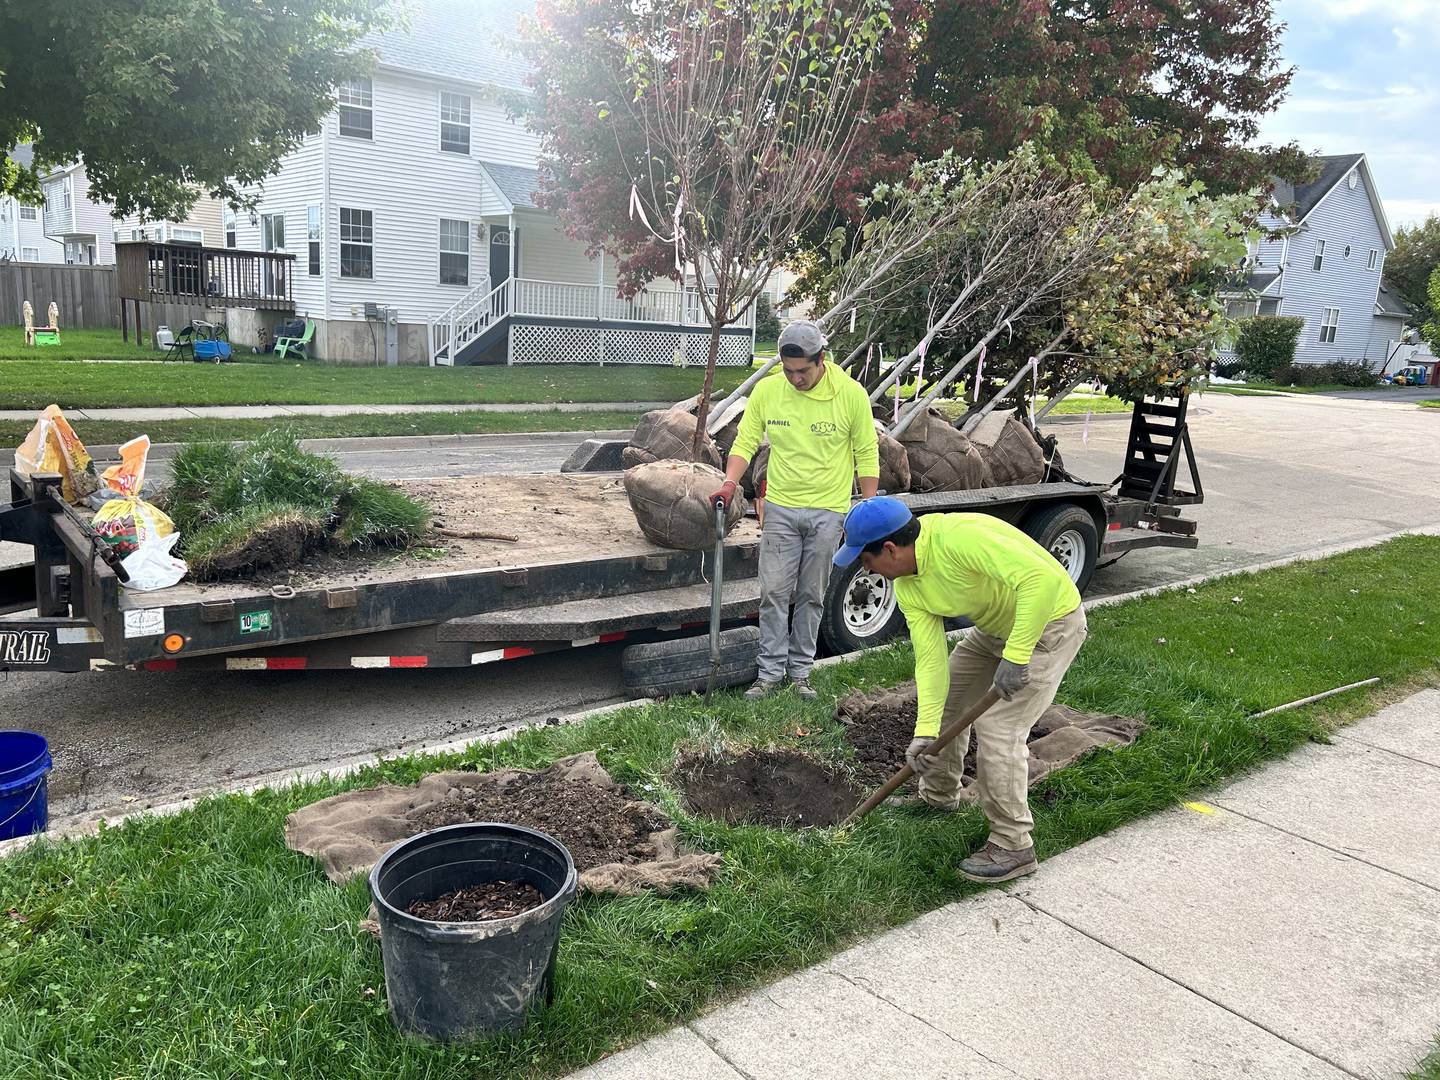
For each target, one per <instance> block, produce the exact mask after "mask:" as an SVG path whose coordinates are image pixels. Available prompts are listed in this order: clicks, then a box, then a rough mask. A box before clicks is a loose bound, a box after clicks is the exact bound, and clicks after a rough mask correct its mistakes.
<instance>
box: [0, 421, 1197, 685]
mask: <svg viewBox="0 0 1440 1080" xmlns="http://www.w3.org/2000/svg"><path fill="white" fill-rule="evenodd" d="M1184 412H1185V406H1184V401H1183V399H1182V400H1181V401H1180V402H1179V404H1177V405H1165V404H1157V403H1151V402H1143V403H1140V404H1137V406H1136V411H1135V414H1134V417H1133V418H1132V424H1131V437H1130V450H1129V452H1128V453H1127V461H1126V467H1125V472H1124V474H1122V476H1121V477H1120V478H1119V479H1118V480H1117V481H1116V482H1115V483H1113V484H1091V483H1084V482H1079V481H1074V480H1071V479H1060V480H1057V481H1055V482H1050V483H1043V484H1031V485H1022V486H1010V487H993V488H984V489H980V490H975V491H957V492H935V493H929V494H907V495H902V496H900V498H903V499H904V500H905V501H906V502H907V503H908V504H909V505H910V506H911V508H912V509H913V510H914V511H915V513H917V514H922V515H923V514H929V513H942V512H949V511H967V510H968V511H980V512H984V513H990V514H995V515H996V516H999V517H1001V518H1004V519H1005V520H1007V521H1010V522H1012V523H1014V524H1016V525H1017V526H1018V527H1020V528H1022V529H1024V530H1025V531H1027V532H1028V533H1030V535H1032V536H1034V537H1035V538H1036V540H1037V541H1039V542H1040V543H1041V544H1042V546H1044V547H1045V548H1046V549H1047V550H1049V551H1051V552H1052V554H1054V555H1055V556H1056V558H1057V559H1058V560H1059V561H1060V563H1061V564H1062V565H1063V566H1065V568H1066V569H1067V570H1068V571H1069V573H1070V575H1071V577H1072V579H1074V580H1075V582H1076V583H1077V585H1079V586H1080V588H1081V589H1082V591H1083V589H1084V587H1085V586H1086V585H1088V583H1089V580H1090V577H1091V575H1092V574H1093V573H1094V571H1095V569H1096V567H1097V566H1098V565H1100V564H1101V563H1102V562H1103V561H1104V560H1105V559H1108V558H1114V557H1116V556H1118V555H1119V554H1121V553H1123V552H1126V551H1129V550H1134V549H1136V548H1141V547H1182V548H1189V547H1195V546H1196V545H1197V543H1198V541H1197V537H1196V535H1195V523H1194V522H1193V521H1190V520H1187V519H1184V518H1182V517H1181V516H1180V509H1179V508H1180V507H1181V506H1183V505H1185V504H1187V503H1198V502H1200V501H1202V498H1203V494H1202V492H1201V491H1200V485H1199V477H1198V474H1197V473H1196V471H1195V465H1194V461H1193V457H1189V458H1188V466H1189V471H1190V477H1191V481H1192V489H1189V490H1184V489H1181V488H1180V487H1179V486H1178V485H1177V484H1176V482H1175V480H1176V475H1175V474H1176V472H1177V471H1178V465H1179V462H1180V460H1181V459H1182V457H1185V456H1186V455H1188V454H1189V436H1188V433H1187V432H1186V429H1185V423H1184ZM1182 449H1183V453H1182ZM447 485H448V486H447ZM428 486H429V490H422V491H420V492H419V494H421V495H422V496H425V497H429V498H431V499H432V500H434V499H437V498H438V499H439V500H440V501H439V503H438V504H437V505H436V509H437V513H439V514H440V515H442V516H445V517H446V518H447V523H448V522H449V521H450V520H451V518H452V516H453V515H454V514H455V513H457V512H463V513H465V514H468V515H469V516H470V518H471V519H472V520H474V521H484V522H486V523H488V525H489V527H490V528H491V529H501V528H503V529H505V530H507V531H509V532H513V533H515V534H517V535H518V536H519V541H518V543H516V544H515V545H513V546H512V545H506V544H502V545H497V544H495V543H494V542H488V541H459V542H456V543H454V544H452V545H451V548H450V550H448V551H447V552H446V553H445V555H444V556H442V557H439V558H437V559H436V560H435V561H434V562H432V563H426V562H422V561H420V560H418V559H416V558H414V557H412V556H407V555H404V554H403V553H380V554H375V555H370V556H366V557H363V558H355V559H352V560H345V561H341V560H334V559H332V560H328V561H327V562H325V565H324V566H323V567H322V568H320V569H318V570H308V571H301V573H300V575H299V576H297V577H292V578H286V579H285V580H283V581H271V580H269V579H265V578H260V579H257V580H254V581H242V582H224V583H214V584H202V583H192V582H182V583H181V584H179V585H177V586H174V587H172V588H170V589H163V590H159V591H155V592H136V591H132V590H128V589H125V588H124V587H123V584H122V582H121V580H120V575H121V574H122V573H123V570H121V569H120V568H119V566H118V564H117V562H116V560H115V559H114V557H113V556H112V555H111V553H110V551H109V549H108V548H107V547H106V546H105V543H104V541H103V540H101V539H99V538H98V537H97V536H96V535H95V534H94V533H93V532H91V531H90V529H89V527H88V524H87V522H86V520H85V516H84V515H83V514H80V513H77V512H75V511H74V510H73V509H72V508H69V507H67V506H66V505H65V504H64V502H63V500H62V498H61V496H60V479H59V477H58V476H46V475H34V476H30V477H25V476H21V475H20V474H18V473H17V472H15V471H14V470H11V472H10V482H9V488H10V497H9V502H8V503H4V504H0V540H4V541H9V542H12V543H19V544H25V545H29V547H30V548H31V549H32V551H33V559H32V561H30V562H29V563H25V564H22V565H19V566H14V567H10V568H8V569H0V671H58V672H81V671H92V670H104V669H112V668H133V669H140V670H145V671H172V670H177V669H184V670H191V669H198V670H207V669H208V670H217V671H255V670H298V669H312V668H396V667H399V668H420V667H469V666H478V665H484V664H489V663H494V662H501V661H506V660H512V659H518V658H521V657H526V656H532V655H535V654H538V653H545V652H555V651H564V650H568V649H573V648H577V647H584V646H586V645H591V644H597V643H601V642H613V641H622V640H624V641H627V642H643V641H646V640H654V639H656V638H658V637H664V636H666V635H672V634H676V633H683V632H685V631H692V632H701V631H703V629H704V627H705V626H706V625H707V620H708V615H709V608H710V586H709V581H710V579H711V578H710V576H711V574H713V571H714V568H713V566H712V565H710V564H711V563H712V562H713V555H712V553H710V552H692V551H676V550H671V549H666V548H661V547H657V546H655V545H653V544H650V543H648V542H647V541H646V540H645V539H644V538H643V536H642V535H641V533H640V530H639V528H638V527H637V526H636V524H635V521H634V517H633V515H632V514H631V512H630V509H629V504H628V501H627V500H626V497H625V495H624V492H623V490H622V489H621V486H620V483H619V475H618V473H614V472H609V473H606V472H600V473H587V474H580V475H576V474H557V475H550V476H514V477H494V476H491V477H472V478H466V479H463V480H454V481H445V482H428ZM457 504H463V508H462V511H457V509H456V506H457ZM758 564H759V530H758V528H757V526H756V523H755V521H754V520H753V518H746V519H745V520H743V521H742V522H741V523H740V525H739V526H737V527H736V528H735V529H734V530H732V532H731V535H730V536H729V537H728V539H727V541H726V545H725V567H724V582H725V585H724V597H723V600H724V606H723V609H722V614H723V618H724V620H725V621H726V622H727V623H728V624H731V625H735V624H739V623H743V622H745V621H747V620H753V619H754V618H755V615H756V613H757V611H758V605H759V583H758V577H757V574H758ZM903 631H904V621H903V617H902V616H901V615H900V613H899V611H898V608H897V607H896V605H895V602H894V594H893V591H892V590H891V589H890V587H889V584H888V583H887V582H884V581H883V579H880V578H878V577H875V576H873V575H869V574H866V573H865V572H864V571H863V569H861V568H860V567H858V565H857V566H855V567H851V568H849V569H847V570H845V571H841V572H837V573H836V574H834V575H832V578H831V582H830V586H829V590H828V593H827V597H826V607H825V614H824V618H823V621H822V625H821V633H822V638H823V641H824V643H825V645H826V646H827V647H828V648H829V649H830V650H831V651H832V652H845V651H850V650H853V649H856V648H862V647H866V646H872V645H877V644H881V643H883V642H884V641H887V640H889V639H891V638H893V637H895V636H897V635H899V634H901V633H903Z"/></svg>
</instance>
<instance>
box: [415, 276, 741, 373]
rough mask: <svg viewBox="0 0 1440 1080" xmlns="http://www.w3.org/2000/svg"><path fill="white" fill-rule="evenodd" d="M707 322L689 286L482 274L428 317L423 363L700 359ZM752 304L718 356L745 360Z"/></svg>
mask: <svg viewBox="0 0 1440 1080" xmlns="http://www.w3.org/2000/svg"><path fill="white" fill-rule="evenodd" d="M709 333H710V328H709V325H708V323H707V322H706V320H705V316H704V312H703V310H702V308H701V306H700V297H699V294H698V292H697V291H696V290H695V289H685V290H681V289H674V288H671V289H664V288H647V289H642V290H641V291H640V292H639V293H637V294H636V295H635V296H633V297H630V298H628V299H627V298H624V297H620V296H618V295H616V294H615V292H614V290H613V288H611V287H607V286H606V285H604V284H600V283H598V282H597V283H596V284H594V285H580V284H575V283H570V282H562V281H542V280H537V279H534V278H525V277H507V278H505V279H504V280H503V281H501V282H500V283H499V284H498V285H496V286H494V287H493V288H492V287H490V284H489V279H488V278H486V279H484V280H483V281H482V282H481V284H480V285H479V286H478V287H477V288H475V289H474V290H472V291H471V292H470V294H469V295H468V296H466V297H465V299H463V300H461V301H460V302H459V303H457V304H455V305H454V306H453V307H451V308H450V309H449V310H447V311H445V312H443V313H442V314H441V315H439V316H437V317H436V318H434V319H432V320H430V322H429V326H428V347H429V351H430V364H431V365H432V366H434V365H442V366H449V365H453V364H486V363H489V364H496V363H504V364H555V363H571V364H599V365H604V364H674V365H677V366H683V365H690V364H704V363H705V360H706V356H707V353H708V349H709ZM754 345H755V315H754V309H753V308H752V309H750V310H748V311H746V312H744V313H743V314H738V315H737V316H736V317H735V321H734V322H732V323H731V324H730V325H729V326H727V327H726V328H725V330H724V331H723V334H722V337H721V341H720V355H719V358H718V360H717V362H718V363H719V364H723V365H732V366H742V365H746V364H749V363H750V358H751V355H752V353H753V351H754Z"/></svg>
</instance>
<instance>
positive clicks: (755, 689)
mask: <svg viewBox="0 0 1440 1080" xmlns="http://www.w3.org/2000/svg"><path fill="white" fill-rule="evenodd" d="M778 689H780V680H779V679H756V680H755V685H754V686H752V687H750V689H749V690H746V691H745V699H746V700H747V701H759V700H760V699H761V698H763V697H768V696H769V695H770V694H772V693H774V692H775V691H776V690H778Z"/></svg>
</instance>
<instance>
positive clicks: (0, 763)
mask: <svg viewBox="0 0 1440 1080" xmlns="http://www.w3.org/2000/svg"><path fill="white" fill-rule="evenodd" d="M49 772H50V746H49V744H48V743H47V742H46V741H45V738H44V736H43V735H36V734H35V733H34V732H33V731H0V840H10V839H13V838H14V837H16V836H29V835H30V834H31V833H37V832H44V831H45V823H46V822H47V821H48V820H49V818H50V806H49V802H48V800H47V798H46V794H45V777H46V775H47V774H48V773H49Z"/></svg>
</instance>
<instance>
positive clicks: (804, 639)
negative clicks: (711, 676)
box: [760, 502, 845, 682]
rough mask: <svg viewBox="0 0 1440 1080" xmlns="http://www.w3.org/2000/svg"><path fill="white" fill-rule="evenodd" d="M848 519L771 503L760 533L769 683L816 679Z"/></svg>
mask: <svg viewBox="0 0 1440 1080" xmlns="http://www.w3.org/2000/svg"><path fill="white" fill-rule="evenodd" d="M844 520H845V518H844V515H843V514H840V513H837V512H836V511H834V510H796V509H792V508H791V507H788V506H777V505H776V504H775V503H773V502H767V503H766V504H765V527H764V529H763V530H762V531H761V534H760V678H762V679H764V680H765V681H767V682H778V681H779V680H781V679H783V678H784V677H785V676H786V675H789V676H790V678H791V679H792V680H794V679H804V678H808V677H809V675H810V665H811V664H813V663H814V662H815V635H816V634H817V633H818V632H819V630H820V613H821V611H822V610H823V608H824V606H825V586H826V585H828V584H829V582H830V566H831V560H832V559H833V558H834V557H835V551H836V549H837V548H839V546H840V527H841V524H842V523H843V522H844ZM792 604H793V605H794V607H795V614H794V617H793V618H792V617H791V614H790V607H791V605H792Z"/></svg>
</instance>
